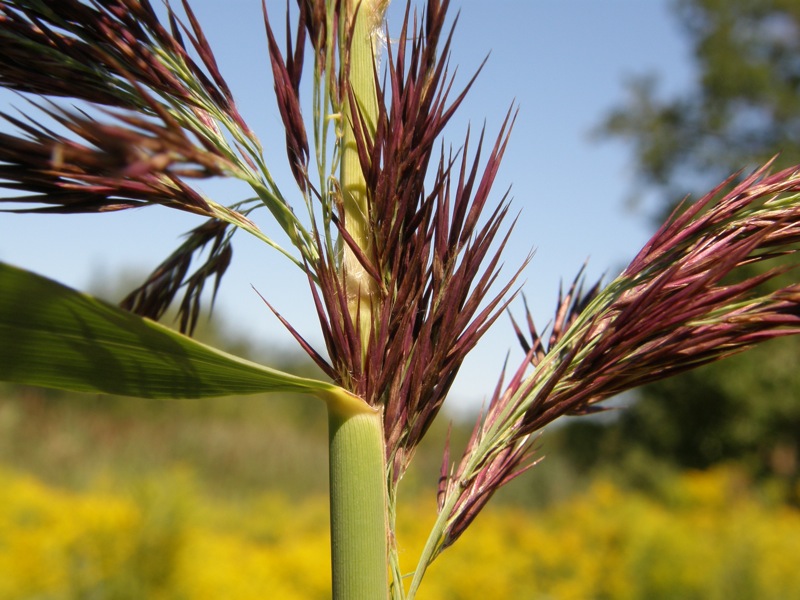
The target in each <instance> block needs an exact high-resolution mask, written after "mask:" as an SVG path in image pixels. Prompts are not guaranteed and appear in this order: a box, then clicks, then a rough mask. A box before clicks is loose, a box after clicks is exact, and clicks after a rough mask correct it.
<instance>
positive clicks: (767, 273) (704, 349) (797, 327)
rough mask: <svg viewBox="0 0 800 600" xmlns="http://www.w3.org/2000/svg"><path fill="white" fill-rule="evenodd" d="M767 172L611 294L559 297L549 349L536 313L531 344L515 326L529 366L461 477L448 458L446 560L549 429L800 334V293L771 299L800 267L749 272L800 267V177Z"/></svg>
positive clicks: (504, 392)
mask: <svg viewBox="0 0 800 600" xmlns="http://www.w3.org/2000/svg"><path fill="white" fill-rule="evenodd" d="M768 167H769V165H766V166H765V167H763V168H761V169H759V170H758V171H756V172H755V173H754V174H753V175H751V176H748V177H746V178H744V179H743V180H742V181H741V182H739V183H734V179H733V178H731V179H729V180H728V181H726V182H724V183H723V184H722V185H720V186H719V187H717V188H716V189H714V190H712V191H711V192H710V193H709V194H708V195H706V196H704V197H703V198H701V199H700V200H699V201H698V202H696V203H695V204H693V205H691V206H688V207H686V208H685V210H683V211H682V212H681V211H676V212H675V213H674V214H673V215H672V216H671V217H670V219H669V220H668V221H667V222H666V223H665V224H664V225H663V226H662V227H661V228H660V229H659V230H658V231H657V232H656V234H655V235H654V236H653V237H652V238H651V239H650V241H649V242H648V243H647V244H646V245H645V246H644V248H643V249H642V250H641V252H640V253H639V254H638V255H637V256H636V257H635V258H634V259H633V261H632V262H631V263H630V265H629V266H628V267H627V268H626V269H625V271H624V272H623V273H622V274H621V275H620V276H619V277H618V278H617V279H615V280H614V281H613V282H611V283H610V284H609V285H608V286H606V287H605V288H603V289H601V288H600V286H599V284H595V285H594V286H592V287H591V288H590V289H589V290H588V291H586V292H584V291H583V290H582V285H581V280H582V277H581V274H579V275H578V277H577V278H576V279H575V281H573V284H572V286H571V287H570V289H569V291H568V292H567V294H566V295H563V294H562V293H561V292H560V293H559V302H558V304H557V308H556V312H555V315H556V316H555V319H554V321H553V324H552V326H551V328H550V334H549V338H548V340H547V343H545V340H544V337H543V335H541V334H540V332H539V331H538V330H537V328H536V327H535V325H534V323H533V319H532V318H531V316H530V313H529V311H528V310H527V306H526V307H525V310H526V313H527V314H526V321H527V332H525V331H523V329H522V327H520V326H519V325H518V323H517V322H516V321H514V320H513V319H512V322H513V326H514V329H515V333H516V335H517V338H518V339H519V341H520V344H521V345H522V347H523V349H524V351H525V352H526V358H525V361H523V364H522V365H521V366H520V368H519V369H518V371H517V372H516V373H515V375H514V377H512V379H511V380H510V381H509V383H508V384H507V385H506V386H505V387H504V386H503V385H502V379H501V382H500V383H499V384H498V388H497V389H496V390H495V393H494V395H493V397H492V401H491V403H490V405H489V408H488V410H487V412H486V414H485V415H484V416H483V418H482V419H479V422H478V424H477V425H476V429H475V433H474V434H473V436H472V439H471V440H470V442H469V443H468V444H467V447H466V450H465V451H464V454H463V456H462V458H461V461H460V463H459V465H458V466H457V467H449V466H448V461H449V452H448V453H446V456H445V461H444V463H443V468H442V479H441V480H440V487H439V506H440V511H446V515H447V520H446V523H447V525H446V527H445V528H444V531H443V532H442V534H441V537H440V542H439V548H440V549H439V551H441V550H443V549H444V548H446V547H447V546H448V545H450V544H452V543H453V542H454V541H455V540H456V539H457V538H458V536H460V535H461V534H462V533H463V531H464V530H465V529H466V527H467V526H468V525H469V523H470V522H472V520H473V519H474V518H475V516H476V515H477V513H478V512H479V511H480V509H481V508H482V507H483V506H484V505H485V504H486V502H487V501H488V500H489V498H490V497H491V495H492V494H493V493H494V492H495V491H496V490H497V489H498V488H499V487H501V486H502V485H504V484H505V483H507V482H508V481H510V480H511V479H513V478H514V477H516V476H517V475H519V473H521V472H522V471H524V470H525V469H527V468H529V467H530V466H531V464H532V463H531V457H532V454H533V451H534V448H533V441H534V440H535V434H536V432H538V431H540V430H541V428H543V427H544V426H546V425H547V424H548V423H551V422H552V421H553V420H555V419H557V418H558V417H560V416H563V415H567V414H573V415H581V414H588V413H592V412H595V411H597V410H602V407H600V406H598V403H599V402H602V401H603V400H606V399H608V398H610V397H612V396H614V395H617V394H620V393H622V392H624V391H626V390H630V389H632V388H634V387H637V386H640V385H643V384H645V383H649V382H652V381H655V380H658V379H662V378H665V377H668V376H670V375H674V374H676V373H680V372H682V371H685V370H687V369H692V368H695V367H697V366H700V365H702V364H706V363H708V362H711V361H715V360H719V359H721V358H724V357H726V356H729V355H731V354H733V353H736V352H741V351H743V350H746V349H747V348H749V347H751V346H753V345H754V344H757V343H760V342H763V341H766V340H769V339H773V338H775V337H780V336H784V335H792V334H797V333H800V284H798V283H790V284H789V285H784V286H783V287H779V288H778V289H775V290H771V291H770V290H769V289H767V288H765V284H767V283H769V282H770V281H773V280H774V279H775V278H776V277H777V276H778V275H781V274H785V273H787V272H789V270H790V269H792V268H793V266H791V265H790V266H781V267H777V268H771V269H767V270H763V269H762V270H761V271H760V272H757V273H756V274H753V273H752V271H749V270H744V269H743V267H745V266H746V265H751V264H753V263H759V262H764V261H767V260H770V259H772V258H775V257H779V256H784V257H785V256H792V255H794V253H795V252H796V250H797V247H798V243H799V242H800V169H798V168H794V169H787V170H784V171H781V172H779V173H775V174H772V175H770V174H768ZM731 186H732V188H731ZM726 188H731V189H730V191H727V192H725V191H724V190H725V189H726ZM531 367H532V368H533V371H532V372H531V373H530V374H526V373H527V371H528V369H529V368H531Z"/></svg>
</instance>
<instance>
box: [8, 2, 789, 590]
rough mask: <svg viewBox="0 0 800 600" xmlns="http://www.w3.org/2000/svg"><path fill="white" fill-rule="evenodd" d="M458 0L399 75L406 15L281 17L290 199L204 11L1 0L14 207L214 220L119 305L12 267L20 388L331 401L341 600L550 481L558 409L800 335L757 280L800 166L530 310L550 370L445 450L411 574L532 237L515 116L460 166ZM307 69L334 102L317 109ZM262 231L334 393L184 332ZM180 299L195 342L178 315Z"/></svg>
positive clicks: (394, 581) (280, 83)
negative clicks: (511, 493)
mask: <svg viewBox="0 0 800 600" xmlns="http://www.w3.org/2000/svg"><path fill="white" fill-rule="evenodd" d="M449 4H450V3H449V1H448V0H428V1H427V2H426V3H425V6H424V7H423V8H422V9H416V8H414V7H412V6H411V5H410V4H409V6H408V7H407V9H406V11H405V17H404V20H403V23H402V26H401V28H400V34H399V37H398V39H397V40H396V42H393V43H391V44H389V45H388V46H387V47H386V49H385V57H384V59H383V60H382V61H380V60H379V57H380V55H381V53H383V52H384V49H383V48H382V47H381V46H380V44H379V40H380V39H382V38H383V37H384V36H383V34H382V32H384V31H385V25H384V13H385V10H386V8H387V5H388V0H361V1H360V2H356V1H355V0H298V3H297V10H296V11H295V13H296V16H297V20H296V26H295V27H293V28H292V27H291V26H290V25H289V22H290V20H291V19H290V18H289V17H288V16H287V19H286V22H287V25H286V30H287V32H286V46H285V48H281V45H280V44H279V43H278V41H277V38H276V36H275V34H274V31H273V21H272V20H271V18H270V16H269V13H268V11H267V6H266V3H262V14H263V18H264V25H265V30H266V34H267V52H268V55H269V60H270V64H271V67H272V73H273V77H274V81H275V93H276V99H277V106H278V112H279V114H280V117H281V119H282V122H283V125H284V129H285V147H286V154H287V158H288V161H289V165H290V167H291V172H292V174H293V176H294V179H295V182H296V189H295V190H293V191H291V192H289V191H287V190H284V189H281V188H280V187H279V186H278V184H277V183H276V181H275V179H274V178H273V176H272V175H271V172H270V169H269V166H268V165H267V164H266V161H265V159H264V154H263V152H262V145H261V142H260V141H259V139H258V137H257V136H256V134H255V132H254V131H253V130H252V129H251V128H250V127H249V126H248V125H247V122H246V121H245V119H244V117H243V116H242V115H241V114H240V112H239V111H238V109H237V107H236V102H235V100H234V96H233V94H232V92H231V90H230V89H229V87H228V85H227V84H226V82H225V79H224V78H223V75H222V73H221V72H220V70H219V68H218V66H217V62H216V60H215V58H214V53H213V51H212V48H211V47H210V45H209V43H208V41H207V39H206V37H205V35H204V34H203V30H202V29H201V26H200V24H199V23H198V21H197V19H196V18H195V16H194V14H193V12H192V10H191V7H190V6H189V4H188V2H187V1H186V0H182V7H183V15H184V16H183V17H182V18H179V16H178V15H176V13H175V12H173V9H172V7H171V6H170V5H169V4H167V6H166V17H165V19H164V20H163V21H162V20H161V19H160V18H159V14H158V12H157V11H156V10H155V9H154V7H153V6H152V5H151V3H150V2H149V0H83V1H81V0H61V1H60V2H55V3H51V2H43V1H42V0H19V1H2V2H0V48H1V49H2V52H0V83H2V85H3V86H4V87H6V88H8V89H12V90H16V91H18V92H20V93H22V94H23V95H24V96H25V97H27V98H28V99H30V101H31V104H30V105H28V106H32V108H31V110H30V112H28V113H26V114H25V116H24V117H20V116H14V115H12V114H9V113H3V114H2V116H3V118H4V120H5V121H6V123H7V126H8V127H7V130H8V131H5V132H3V133H1V134H0V180H2V185H3V186H4V187H5V188H7V189H9V190H11V194H10V195H9V196H6V197H4V198H2V201H3V202H5V203H11V204H10V205H9V206H10V208H9V211H10V212H44V213H82V212H107V211H117V210H124V209H128V208H134V207H143V206H150V205H160V206H162V207H167V208H174V209H178V210H182V211H185V212H187V213H192V214H193V215H196V216H198V217H201V218H202V219H203V220H202V221H201V222H200V223H199V224H198V225H197V226H196V227H195V228H194V229H192V230H191V231H190V232H189V233H188V234H187V236H186V239H185V241H184V242H183V243H182V244H181V245H180V246H179V248H178V249H177V250H176V251H175V252H174V253H173V254H172V255H170V256H169V257H167V258H166V259H165V260H164V262H163V263H162V264H161V265H159V266H158V268H157V269H156V270H155V271H154V272H153V273H152V274H151V275H150V276H149V277H148V278H147V279H146V281H144V282H143V283H142V285H141V286H139V287H138V288H136V289H135V290H133V291H132V292H131V294H130V295H129V296H127V298H125V300H124V301H123V302H122V306H121V307H112V306H110V305H108V304H105V303H103V302H100V301H97V300H95V299H92V298H90V297H88V296H86V295H84V294H80V293H79V292H76V291H74V290H70V289H67V288H65V287H63V286H61V285H59V284H57V283H55V282H53V281H49V280H46V279H43V278H41V277H39V276H37V275H34V274H32V273H29V272H25V271H23V270H20V269H17V268H14V267H11V266H8V265H3V266H2V267H0V377H2V379H4V380H8V381H14V382H21V383H29V384H39V385H44V386H52V387H60V388H65V389H72V390H78V391H91V392H106V393H115V394H122V395H130V396H140V397H148V398H191V397H201V396H218V395H227V394H244V393H263V392H281V391H291V392H306V393H308V394H311V395H316V396H317V397H319V398H321V399H322V400H323V401H325V402H326V403H327V406H328V413H329V423H330V428H329V429H330V438H329V442H330V443H329V449H330V486H331V540H332V582H333V583H332V585H333V596H334V598H337V599H343V598H385V597H392V598H395V599H402V598H405V599H411V598H414V597H416V595H417V592H418V590H419V589H420V584H421V582H422V579H423V576H424V574H425V571H426V569H427V568H428V566H429V565H430V564H431V563H432V562H433V561H434V560H435V559H436V557H437V556H439V555H440V554H441V553H442V552H443V551H444V550H445V549H446V548H448V547H449V546H451V545H452V544H453V543H455V542H456V541H457V540H458V538H459V537H460V536H461V535H463V533H464V532H465V530H466V529H467V527H468V526H469V525H470V524H471V523H472V522H473V521H474V519H475V517H476V516H477V515H478V514H479V513H480V511H481V510H482V509H483V508H484V506H485V505H486V504H487V502H488V501H489V500H490V499H491V497H492V495H493V494H494V493H495V492H496V491H497V490H498V489H499V488H500V487H502V486H503V485H504V484H506V483H508V482H509V481H510V480H512V479H514V478H515V477H517V476H519V475H520V474H521V473H523V472H525V471H527V470H528V469H529V468H530V467H531V466H533V465H534V464H535V462H536V445H535V444H536V440H537V433H538V432H539V431H541V429H542V428H543V427H544V426H545V425H547V424H548V423H551V422H552V421H553V420H555V419H557V418H558V417H560V416H562V415H566V414H573V415H576V414H577V415H580V414H588V413H592V412H595V411H597V410H602V407H601V406H599V403H601V402H602V401H603V400H605V399H607V398H609V397H611V396H613V395H615V394H619V393H621V392H624V391H625V390H628V389H631V388H634V387H636V386H638V385H641V384H643V383H645V382H649V381H653V380H656V379H660V378H663V377H667V376H669V375H672V374H674V373H677V372H680V371H683V370H686V369H690V368H694V367H696V366H698V365H702V364H705V363H707V362H709V361H713V360H717V359H720V358H723V357H725V356H727V355H730V354H732V353H735V352H739V351H741V350H744V349H746V348H748V347H750V346H752V345H754V344H756V343H759V342H762V341H765V340H768V339H771V338H774V337H778V336H782V335H788V334H794V333H797V332H798V331H799V330H800V328H799V327H798V325H799V324H800V321H799V317H800V314H798V313H799V304H798V301H799V300H800V284H796V283H793V284H791V285H788V286H785V287H779V288H778V289H771V288H770V287H769V286H767V285H766V284H768V283H769V281H770V280H772V279H773V278H774V277H775V275H777V274H778V273H784V272H787V271H789V270H790V269H791V265H792V263H791V261H790V262H789V263H788V264H789V265H790V266H789V267H786V266H782V267H775V268H772V269H771V270H770V269H768V270H764V271H761V274H759V275H753V274H752V271H751V270H749V269H745V267H748V266H749V265H752V264H754V263H759V262H763V261H767V260H769V259H772V258H775V257H777V256H785V255H789V256H793V253H794V251H795V250H796V247H797V242H798V240H799V239H800V167H797V168H792V169H788V170H783V171H781V172H778V173H770V171H769V165H765V166H764V167H762V168H760V169H758V170H757V171H756V172H755V173H753V174H752V175H748V176H745V177H741V176H739V175H735V176H733V177H731V179H730V180H728V181H726V182H724V183H722V184H721V185H720V186H719V187H718V188H717V189H715V190H713V191H711V192H710V193H709V194H708V195H707V196H705V197H704V198H703V199H701V200H700V201H698V202H696V203H693V204H689V203H687V204H686V205H684V206H682V207H681V208H680V209H679V210H677V211H676V212H675V213H674V214H673V215H672V216H671V217H670V218H669V219H668V220H667V222H666V223H665V224H664V225H663V226H662V227H661V228H660V229H659V231H658V232H657V233H656V234H655V235H654V236H653V238H652V239H651V240H650V241H649V242H648V243H647V244H646V245H645V247H644V248H643V249H642V250H641V251H640V252H639V254H638V255H637V256H636V258H634V260H633V261H632V262H631V263H630V265H628V267H627V268H626V269H625V270H624V271H623V273H622V274H621V275H620V276H618V277H617V278H615V279H614V280H613V281H611V282H610V283H608V284H606V285H603V284H601V283H599V282H598V283H596V284H594V285H589V286H584V284H583V278H582V277H581V276H580V275H579V276H578V277H577V278H576V279H575V280H574V282H573V284H572V285H571V286H570V287H569V289H568V290H566V292H564V293H562V294H561V297H560V300H559V302H558V305H557V307H556V312H555V316H554V318H553V321H552V323H551V324H550V325H549V326H548V327H546V328H545V329H544V330H542V329H540V328H539V327H537V326H536V325H535V324H534V323H533V321H532V319H531V318H530V315H529V314H526V310H525V309H524V308H523V310H522V313H523V316H524V323H525V325H519V324H517V325H516V330H517V334H518V335H517V337H518V340H519V342H520V343H521V345H522V347H523V349H524V351H525V358H524V360H523V361H522V362H521V364H519V365H517V366H515V367H514V366H512V367H511V369H510V374H509V375H508V376H507V377H505V376H504V375H503V374H501V375H500V376H499V383H498V384H497V386H496V389H495V390H494V391H493V392H492V391H491V390H487V392H488V394H489V396H490V401H489V403H488V405H487V407H486V409H485V411H484V412H483V413H482V414H481V415H480V416H479V418H478V420H477V422H476V424H475V429H474V433H473V435H472V438H471V440H470V441H469V443H468V444H467V446H466V448H465V449H464V450H463V453H462V454H461V457H460V458H459V459H457V460H452V459H451V455H450V450H449V448H448V449H447V450H446V452H445V456H444V460H443V463H442V470H441V477H440V479H439V487H438V516H437V519H436V521H435V524H434V525H433V527H432V529H431V532H430V535H429V538H428V542H427V544H426V545H425V547H424V549H423V551H422V554H421V556H420V559H419V562H418V564H417V565H416V567H414V568H412V569H411V570H410V571H407V570H406V569H405V568H403V567H401V565H400V561H399V555H398V541H397V537H396V535H395V521H396V507H397V503H398V500H399V498H398V490H399V486H400V482H401V480H402V477H403V474H404V473H405V471H406V470H407V468H408V466H409V464H410V462H411V461H412V460H413V457H414V450H415V448H416V447H417V445H418V444H419V442H420V440H421V439H422V438H423V437H424V435H425V433H426V432H427V431H428V430H429V428H430V425H431V423H432V422H433V421H434V419H436V418H437V416H438V415H439V412H440V410H441V407H442V405H443V403H444V401H445V399H446V398H447V395H448V392H449V390H450V387H451V385H452V383H453V381H454V379H455V378H456V376H457V374H458V372H459V369H460V367H461V365H462V364H463V361H464V358H465V357H466V355H467V354H468V353H469V352H470V351H471V350H472V349H473V348H474V347H475V345H476V344H477V342H478V341H479V340H480V338H481V337H482V335H483V334H484V333H485V332H486V331H487V329H488V328H489V327H491V326H492V325H493V323H495V321H496V320H497V319H498V317H500V316H501V315H502V313H503V312H504V311H505V310H506V309H507V308H508V307H509V304H510V303H511V302H512V300H513V299H514V298H515V296H516V294H517V292H518V291H519V285H518V284H517V278H518V276H519V274H520V273H521V272H522V270H523V268H524V266H525V264H526V263H527V261H528V260H529V258H530V257H526V256H522V257H517V258H516V269H515V270H513V271H512V272H511V273H510V274H505V273H502V272H501V264H502V262H503V261H504V260H509V257H507V256H504V249H505V246H506V241H507V239H508V236H509V235H510V233H511V230H512V229H513V222H509V219H508V213H509V210H510V204H509V202H510V201H509V198H508V197H507V195H503V194H495V193H493V192H492V185H493V182H494V180H495V176H496V174H497V171H498V168H499V165H500V161H501V159H502V157H503V154H504V151H505V149H506V143H507V140H508V135H509V132H510V130H511V128H512V127H513V123H514V116H515V111H514V110H513V109H512V110H509V112H508V114H507V117H506V119H505V122H504V124H503V126H502V127H501V129H500V131H499V133H497V135H496V136H495V137H494V138H493V139H492V140H490V141H489V142H488V143H485V141H486V134H485V133H484V132H481V134H480V135H479V136H477V137H478V140H477V142H476V141H475V139H474V138H475V136H474V135H471V134H469V133H468V134H467V136H466V138H465V140H464V142H463V145H462V147H461V148H460V149H459V150H457V151H450V150H446V149H445V146H444V144H442V142H441V134H442V132H443V129H444V127H445V125H446V124H447V123H448V121H449V120H450V118H451V117H452V115H453V113H454V111H456V110H457V109H458V108H459V105H460V104H461V102H462V100H463V98H464V96H465V94H466V93H467V91H468V89H469V87H470V85H471V82H470V83H469V84H468V85H467V86H466V89H463V90H456V91H454V90H453V86H454V79H453V75H452V72H451V71H450V70H449V48H450V44H451V39H452V36H453V26H452V25H448V19H447V13H448V9H449ZM306 62H308V63H309V65H308V68H306ZM306 72H310V73H311V77H312V79H313V81H312V82H311V98H310V99H308V100H302V99H301V89H306V88H302V87H301V78H302V76H303V74H304V73H306ZM64 99H69V100H71V101H80V106H81V107H82V108H81V109H80V110H79V109H77V108H67V107H66V105H65V103H64V101H63V100H64ZM48 123H50V125H48ZM52 123H55V125H52ZM56 125H57V127H56ZM484 146H486V147H487V148H488V150H483V147H484ZM484 155H485V156H484ZM219 176H222V177H229V178H233V179H238V180H241V181H243V182H245V183H246V184H247V185H248V186H249V188H250V189H251V190H252V196H251V197H248V198H244V199H242V200H239V201H237V202H235V203H233V204H230V205H225V204H221V203H218V202H215V201H214V200H212V199H211V198H208V197H206V196H205V195H204V194H203V193H201V192H200V191H199V189H198V188H197V186H196V185H195V184H196V183H197V182H198V181H202V180H203V179H206V178H209V177H219ZM263 209H266V213H265V211H264V210H263ZM259 219H263V220H264V222H267V223H268V224H270V226H272V225H277V226H278V227H279V229H280V230H281V231H282V232H283V233H284V234H285V236H286V239H287V240H288V241H289V243H290V245H289V246H288V247H283V246H281V245H280V244H279V243H278V242H277V241H276V240H275V239H273V238H272V237H270V236H269V235H268V234H267V233H265V230H264V229H262V227H260V226H259V225H258V222H259ZM239 230H243V231H245V232H246V233H249V234H250V235H253V236H255V237H256V238H258V239H259V240H261V241H263V242H264V243H265V244H267V245H269V246H271V247H272V248H274V249H275V250H276V251H277V253H278V254H279V255H282V256H283V257H284V258H285V259H288V260H290V261H291V262H292V263H294V264H295V265H296V266H297V268H299V269H301V271H302V272H303V273H304V274H305V275H306V276H307V280H308V285H309V291H310V295H311V298H312V301H313V306H314V308H315V311H316V314H317V317H318V320H319V324H320V328H321V331H322V335H323V339H324V343H325V348H315V347H313V345H312V344H311V343H309V342H307V341H306V339H305V338H304V337H303V336H302V335H301V333H300V332H299V331H298V330H297V329H295V328H294V327H293V326H292V325H291V324H290V323H288V322H287V321H286V320H285V319H283V318H282V317H280V315H278V318H280V319H281V321H282V322H283V323H284V324H285V325H286V327H288V329H289V331H291V333H292V334H293V335H294V337H295V339H296V340H297V343H298V344H299V346H300V347H301V348H302V349H303V350H305V351H306V352H307V353H308V354H309V355H310V357H311V358H312V359H313V360H314V361H315V362H316V364H317V365H318V366H319V367H320V368H321V369H322V371H323V372H324V374H325V375H326V376H327V377H328V379H327V380H323V379H313V378H301V377H297V376H293V375H290V374H288V373H284V372H281V371H279V370H276V369H272V368H269V367H268V366H265V365H260V364H255V363H252V362H249V361H246V360H243V359H240V358H237V357H234V356H231V355H228V354H225V353H222V352H220V351H219V350H216V349H214V348H211V347H208V346H204V345H202V344H199V343H197V342H196V341H194V340H192V339H191V338H190V337H189V336H188V335H183V334H191V332H192V330H193V329H194V327H195V324H196V322H197V318H198V314H199V311H200V309H201V306H202V304H203V302H204V300H203V299H204V296H203V291H204V290H205V289H206V286H207V285H208V286H209V287H211V288H212V290H211V291H212V294H211V299H212V300H213V296H214V292H216V290H217V289H218V286H219V285H220V280H221V278H222V277H223V275H224V274H225V272H226V270H227V268H228V266H229V264H230V262H231V260H232V256H233V255H232V242H233V236H234V234H235V233H236V232H237V231H239ZM510 260H511V261H512V262H513V261H514V258H513V257H512V258H511V259H510ZM197 263H199V266H196V267H195V266H194V265H196V264H197ZM782 264H784V265H785V264H787V263H786V262H785V261H784V262H783V263H782ZM265 301H266V302H267V303H268V299H265ZM172 305H177V307H178V314H179V325H180V330H181V331H182V332H183V333H182V334H181V333H177V332H173V331H172V330H169V329H167V328H165V327H162V326H160V325H158V324H156V323H155V322H154V320H157V319H159V318H160V317H162V316H163V315H164V314H165V313H166V311H167V309H168V308H169V307H170V306H172ZM520 321H522V320H520Z"/></svg>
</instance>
